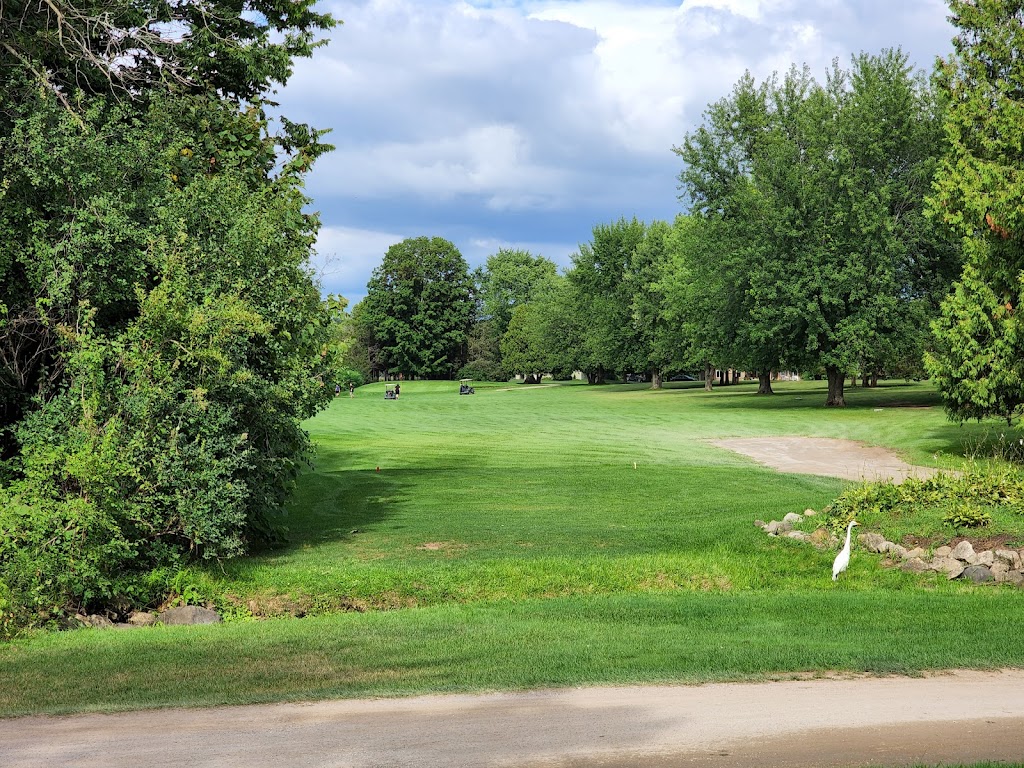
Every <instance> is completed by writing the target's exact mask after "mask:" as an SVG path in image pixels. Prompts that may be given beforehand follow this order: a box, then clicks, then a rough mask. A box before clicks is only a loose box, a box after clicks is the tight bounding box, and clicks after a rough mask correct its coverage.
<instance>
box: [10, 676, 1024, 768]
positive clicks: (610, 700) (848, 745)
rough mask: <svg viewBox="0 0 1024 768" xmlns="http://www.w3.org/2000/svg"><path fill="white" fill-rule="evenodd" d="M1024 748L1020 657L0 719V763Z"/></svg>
mask: <svg viewBox="0 0 1024 768" xmlns="http://www.w3.org/2000/svg"><path fill="white" fill-rule="evenodd" d="M979 759H990V760H1014V759H1016V760H1024V670H1014V671H1004V672H972V671H959V672H952V673H943V674H938V675H933V676H928V677H924V678H856V679H821V680H806V681H782V682H767V683H754V684H715V685H703V686H658V687H628V688H580V689H571V690H563V691H538V692H532V693H518V694H489V695H481V696H466V695H455V696H424V697H418V698H410V699H378V700H358V701H330V702H318V703H310V704H276V705H266V706H251V707H223V708H217V709H203V710H161V711H148V712H135V713H128V714H119V715H86V716H77V717H61V718H49V717H34V718H21V719H17V720H7V721H0V765H2V766H5V768H37V767H38V768H55V767H56V766H75V767H82V768H84V767H86V766H90V767H91V766H96V767H97V768H99V767H100V766H103V767H104V768H109V767H110V766H115V767H116V766H147V767H148V768H158V767H161V766H193V765H195V766H199V765H201V766H219V767H220V766H222V767H225V768H227V767H228V766H232V767H233V766H239V767H242V766H244V767H245V768H286V767H288V768H290V767H291V766H298V767H300V768H305V767H307V766H309V767H310V768H312V766H317V767H341V766H345V767H346V768H371V767H372V768H385V767H388V768H390V767H392V766H414V767H415V768H442V767H443V768H452V767H453V766H502V767H505V766H516V767H517V768H519V767H525V768H540V767H541V766H564V767H567V768H568V767H571V768H584V767H585V768H591V767H592V766H624V767H628V766H644V768H668V767H669V766H717V767H719V768H734V767H738V766H745V767H746V768H757V767H758V766H868V765H908V764H913V763H917V762H920V763H929V764H935V763H938V762H960V761H966V760H972V761H973V760H979Z"/></svg>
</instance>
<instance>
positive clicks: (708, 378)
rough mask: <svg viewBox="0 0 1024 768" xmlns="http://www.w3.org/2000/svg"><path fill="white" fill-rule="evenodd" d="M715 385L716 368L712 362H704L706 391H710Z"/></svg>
mask: <svg viewBox="0 0 1024 768" xmlns="http://www.w3.org/2000/svg"><path fill="white" fill-rule="evenodd" d="M714 386H715V369H714V368H712V367H711V363H704V391H705V392H710V391H711V390H712V389H714Z"/></svg>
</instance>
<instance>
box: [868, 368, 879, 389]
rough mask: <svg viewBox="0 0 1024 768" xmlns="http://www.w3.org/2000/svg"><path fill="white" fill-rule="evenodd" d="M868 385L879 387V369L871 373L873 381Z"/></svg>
mask: <svg viewBox="0 0 1024 768" xmlns="http://www.w3.org/2000/svg"><path fill="white" fill-rule="evenodd" d="M867 386H869V387H877V386H878V371H875V372H874V373H872V374H871V381H870V382H869V383H868V384H867Z"/></svg>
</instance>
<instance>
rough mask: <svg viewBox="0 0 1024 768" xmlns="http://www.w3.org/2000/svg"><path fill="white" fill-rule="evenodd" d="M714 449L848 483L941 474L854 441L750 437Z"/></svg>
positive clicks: (722, 442)
mask: <svg viewBox="0 0 1024 768" xmlns="http://www.w3.org/2000/svg"><path fill="white" fill-rule="evenodd" d="M710 442H711V443H712V445H717V446H719V447H721V448H728V449H729V450H730V451H735V452H736V453H742V454H743V455H744V456H749V457H750V458H752V459H753V460H754V461H756V462H757V463H758V464H764V465H765V466H768V467H771V468H772V469H777V470H779V471H780V472H794V473H797V474H801V475H826V476H828V477H841V478H843V479H844V480H892V481H893V482H896V483H901V482H903V481H904V480H906V479H907V478H908V477H918V478H924V477H931V476H932V475H934V474H935V473H936V472H937V471H938V470H936V469H933V468H931V467H916V466H914V465H912V464H907V463H906V462H905V461H903V459H901V458H899V457H898V456H897V455H896V454H894V453H893V452H892V451H889V450H886V449H885V448H878V447H876V446H870V445H864V444H863V443H858V442H855V441H853V440H837V439H833V438H828V437H746V438H735V439H729V440H712V441H710Z"/></svg>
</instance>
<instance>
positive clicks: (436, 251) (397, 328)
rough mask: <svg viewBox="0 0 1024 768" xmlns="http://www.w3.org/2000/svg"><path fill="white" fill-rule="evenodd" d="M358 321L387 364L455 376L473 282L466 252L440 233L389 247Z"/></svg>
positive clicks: (413, 372)
mask: <svg viewBox="0 0 1024 768" xmlns="http://www.w3.org/2000/svg"><path fill="white" fill-rule="evenodd" d="M366 288H367V294H366V298H365V299H363V301H362V302H361V305H362V307H361V310H360V312H359V314H358V317H359V322H360V324H361V325H362V328H363V329H364V333H365V335H366V338H367V340H368V343H369V345H371V346H374V347H376V348H377V349H378V352H377V355H378V360H379V364H380V365H381V366H382V368H383V370H385V371H388V372H391V373H394V374H402V375H405V376H420V377H423V378H453V377H454V376H455V375H456V374H457V373H458V371H459V370H460V369H461V368H462V366H463V365H464V364H465V362H466V355H467V343H468V338H469V330H470V325H471V323H472V321H473V294H472V283H471V281H470V277H469V266H468V265H467V264H466V260H465V259H464V258H462V254H461V253H459V251H458V249H457V248H456V247H455V246H454V245H452V244H451V243H450V242H449V241H447V240H445V239H444V238H441V237H415V238H408V239H406V240H403V241H402V242H400V243H396V244H395V245H392V246H391V247H390V248H388V251H387V253H386V254H385V255H384V260H383V261H382V263H381V264H380V266H378V267H377V268H376V269H374V271H373V275H372V277H371V278H370V282H369V283H368V284H367V287H366Z"/></svg>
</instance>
